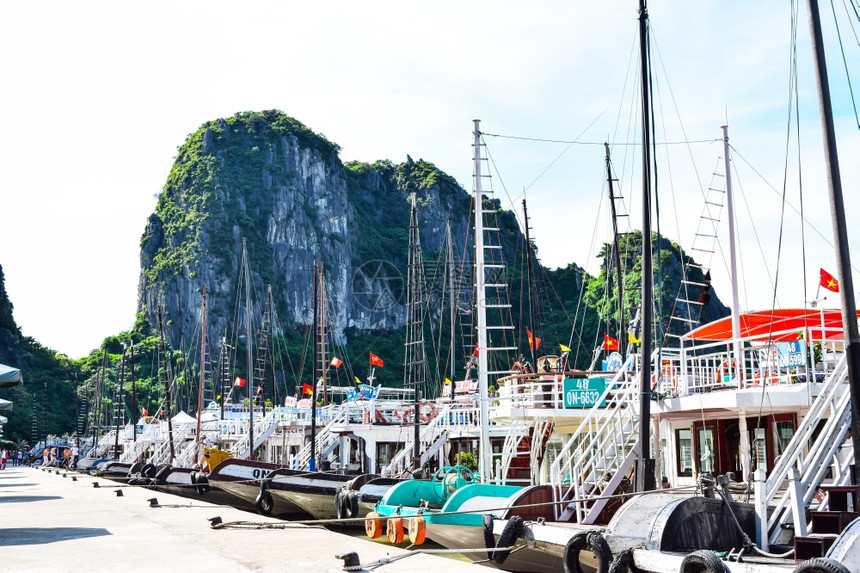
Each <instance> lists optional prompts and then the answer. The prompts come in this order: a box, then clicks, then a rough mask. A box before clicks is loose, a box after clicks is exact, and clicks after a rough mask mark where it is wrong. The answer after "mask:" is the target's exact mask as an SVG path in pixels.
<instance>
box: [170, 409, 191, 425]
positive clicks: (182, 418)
mask: <svg viewBox="0 0 860 573" xmlns="http://www.w3.org/2000/svg"><path fill="white" fill-rule="evenodd" d="M170 420H171V421H172V422H173V423H174V424H196V423H197V418H194V417H192V416H189V415H188V414H187V413H186V412H185V411H184V410H183V411H182V412H179V413H178V414H176V415H175V416H173V417H172V418H170Z"/></svg>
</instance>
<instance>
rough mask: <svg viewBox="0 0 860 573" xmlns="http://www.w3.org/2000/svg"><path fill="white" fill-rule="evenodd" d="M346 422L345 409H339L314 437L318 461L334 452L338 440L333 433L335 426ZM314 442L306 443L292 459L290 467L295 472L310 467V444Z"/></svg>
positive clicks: (335, 433)
mask: <svg viewBox="0 0 860 573" xmlns="http://www.w3.org/2000/svg"><path fill="white" fill-rule="evenodd" d="M345 420H346V409H344V408H341V409H340V410H339V411H338V412H337V414H335V416H334V418H333V419H332V421H331V422H329V423H328V425H327V426H326V427H325V428H323V429H322V431H320V432H319V433H318V434H317V436H316V447H317V450H318V451H319V452H320V453H321V455H320V458H319V460H317V461H320V460H324V459H325V458H326V457H327V456H328V455H329V454H331V452H333V451H334V448H335V447H336V446H337V444H338V441H339V440H340V435H339V434H338V433H337V432H334V431H333V428H334V427H335V426H338V425H341V424H343V423H344V421H345ZM313 443H314V442H312V441H311V442H308V443H307V444H305V445H304V447H303V448H302V449H301V450H299V452H298V453H297V454H296V455H295V457H294V458H293V463H292V467H293V469H296V470H306V469H308V468H309V467H310V464H311V444H313Z"/></svg>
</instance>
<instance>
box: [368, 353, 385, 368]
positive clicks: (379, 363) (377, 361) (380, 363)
mask: <svg viewBox="0 0 860 573" xmlns="http://www.w3.org/2000/svg"><path fill="white" fill-rule="evenodd" d="M370 363H371V364H373V365H374V366H379V367H380V368H382V367H383V366H385V362H383V361H382V358H380V357H379V356H377V355H376V354H374V353H373V352H371V353H370Z"/></svg>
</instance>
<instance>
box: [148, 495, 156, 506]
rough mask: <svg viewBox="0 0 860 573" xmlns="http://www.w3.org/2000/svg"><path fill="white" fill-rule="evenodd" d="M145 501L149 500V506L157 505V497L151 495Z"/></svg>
mask: <svg viewBox="0 0 860 573" xmlns="http://www.w3.org/2000/svg"><path fill="white" fill-rule="evenodd" d="M146 501H148V502H149V507H158V498H157V497H151V498H149V499H148V500H146Z"/></svg>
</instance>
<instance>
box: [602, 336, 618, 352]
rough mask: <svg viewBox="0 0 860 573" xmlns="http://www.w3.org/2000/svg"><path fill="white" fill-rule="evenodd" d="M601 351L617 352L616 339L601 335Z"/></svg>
mask: <svg viewBox="0 0 860 573" xmlns="http://www.w3.org/2000/svg"><path fill="white" fill-rule="evenodd" d="M603 350H618V339H617V338H612V337H611V336H609V335H608V334H605V333H604V334H603Z"/></svg>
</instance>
